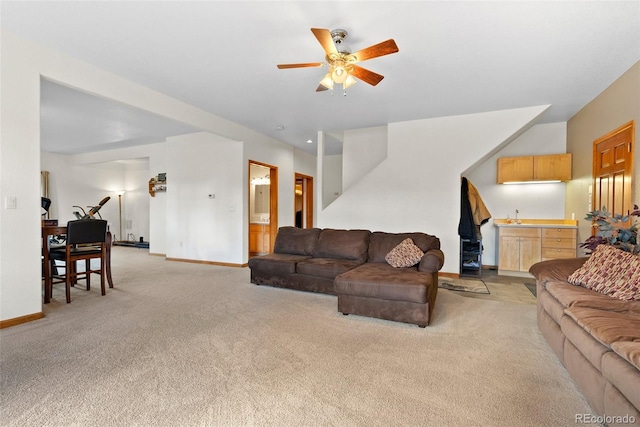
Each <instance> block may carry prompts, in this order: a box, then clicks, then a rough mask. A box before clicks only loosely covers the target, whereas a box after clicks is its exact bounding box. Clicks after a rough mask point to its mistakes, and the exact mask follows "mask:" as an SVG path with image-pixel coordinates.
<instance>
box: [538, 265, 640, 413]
mask: <svg viewBox="0 0 640 427" xmlns="http://www.w3.org/2000/svg"><path fill="white" fill-rule="evenodd" d="M586 260H587V258H586V257H583V258H571V259H562V260H561V259H558V260H549V261H543V262H539V263H537V264H534V265H533V266H532V267H531V269H530V270H529V271H530V273H531V274H533V275H534V276H535V278H536V280H537V285H536V286H537V301H538V302H537V307H538V315H537V318H538V326H539V328H540V331H541V332H542V334H543V336H544V337H545V339H546V341H547V342H548V343H549V345H550V347H551V348H552V350H553V351H554V352H555V353H556V355H557V356H558V358H559V359H560V361H561V362H562V364H563V365H564V366H565V368H566V369H567V371H568V372H569V374H570V375H571V377H572V378H573V380H574V382H575V383H576V385H577V387H578V388H579V389H580V391H581V392H582V394H583V395H584V397H585V398H586V399H587V401H588V402H589V405H590V406H591V408H592V409H593V410H594V411H595V413H596V414H598V416H600V417H602V419H603V421H604V424H605V425H640V301H623V300H618V299H615V298H612V297H610V296H608V295H604V294H600V293H598V292H594V291H592V290H589V289H587V288H584V287H581V286H576V285H572V284H570V283H569V282H568V278H569V276H570V275H571V273H573V272H574V271H575V270H577V269H578V268H580V267H581V266H582V264H584V262H585V261H586ZM625 417H626V418H625Z"/></svg>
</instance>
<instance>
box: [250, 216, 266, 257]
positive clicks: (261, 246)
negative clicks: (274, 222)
mask: <svg viewBox="0 0 640 427" xmlns="http://www.w3.org/2000/svg"><path fill="white" fill-rule="evenodd" d="M270 250H271V234H270V229H269V224H255V223H251V224H249V252H251V253H255V254H266V253H269V252H270Z"/></svg>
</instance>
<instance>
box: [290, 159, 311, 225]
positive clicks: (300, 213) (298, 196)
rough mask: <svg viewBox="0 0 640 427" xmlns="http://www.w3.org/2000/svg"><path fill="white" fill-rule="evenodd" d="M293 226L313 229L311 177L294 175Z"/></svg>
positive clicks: (299, 174)
mask: <svg viewBox="0 0 640 427" xmlns="http://www.w3.org/2000/svg"><path fill="white" fill-rule="evenodd" d="M294 215H295V226H296V227H298V228H312V227H313V177H312V176H308V175H303V174H301V173H297V172H296V173H295V186H294Z"/></svg>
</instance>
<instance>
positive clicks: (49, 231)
mask: <svg viewBox="0 0 640 427" xmlns="http://www.w3.org/2000/svg"><path fill="white" fill-rule="evenodd" d="M66 234H67V226H66V225H43V226H42V256H43V259H44V261H43V267H44V268H43V279H44V303H45V304H49V303H50V302H51V296H52V291H53V272H52V271H51V260H50V257H49V250H50V248H51V244H50V236H60V235H66ZM112 244H113V237H112V236H111V232H110V231H108V230H107V238H106V241H105V245H106V253H105V265H104V269H105V275H106V277H107V283H108V284H109V287H110V288H113V279H112V277H111V246H112Z"/></svg>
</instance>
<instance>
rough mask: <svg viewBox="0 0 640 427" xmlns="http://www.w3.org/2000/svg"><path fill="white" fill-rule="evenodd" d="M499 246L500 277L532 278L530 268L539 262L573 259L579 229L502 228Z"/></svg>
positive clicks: (511, 226)
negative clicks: (502, 275)
mask: <svg viewBox="0 0 640 427" xmlns="http://www.w3.org/2000/svg"><path fill="white" fill-rule="evenodd" d="M498 245H499V246H498V274H505V275H507V276H508V275H516V276H522V275H526V276H529V273H528V272H529V268H530V267H531V266H532V265H533V264H535V263H536V262H539V261H545V260H548V259H557V258H574V257H575V256H576V248H577V229H575V228H567V227H556V228H553V227H518V226H515V225H510V226H506V227H500V229H499V233H498Z"/></svg>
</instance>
